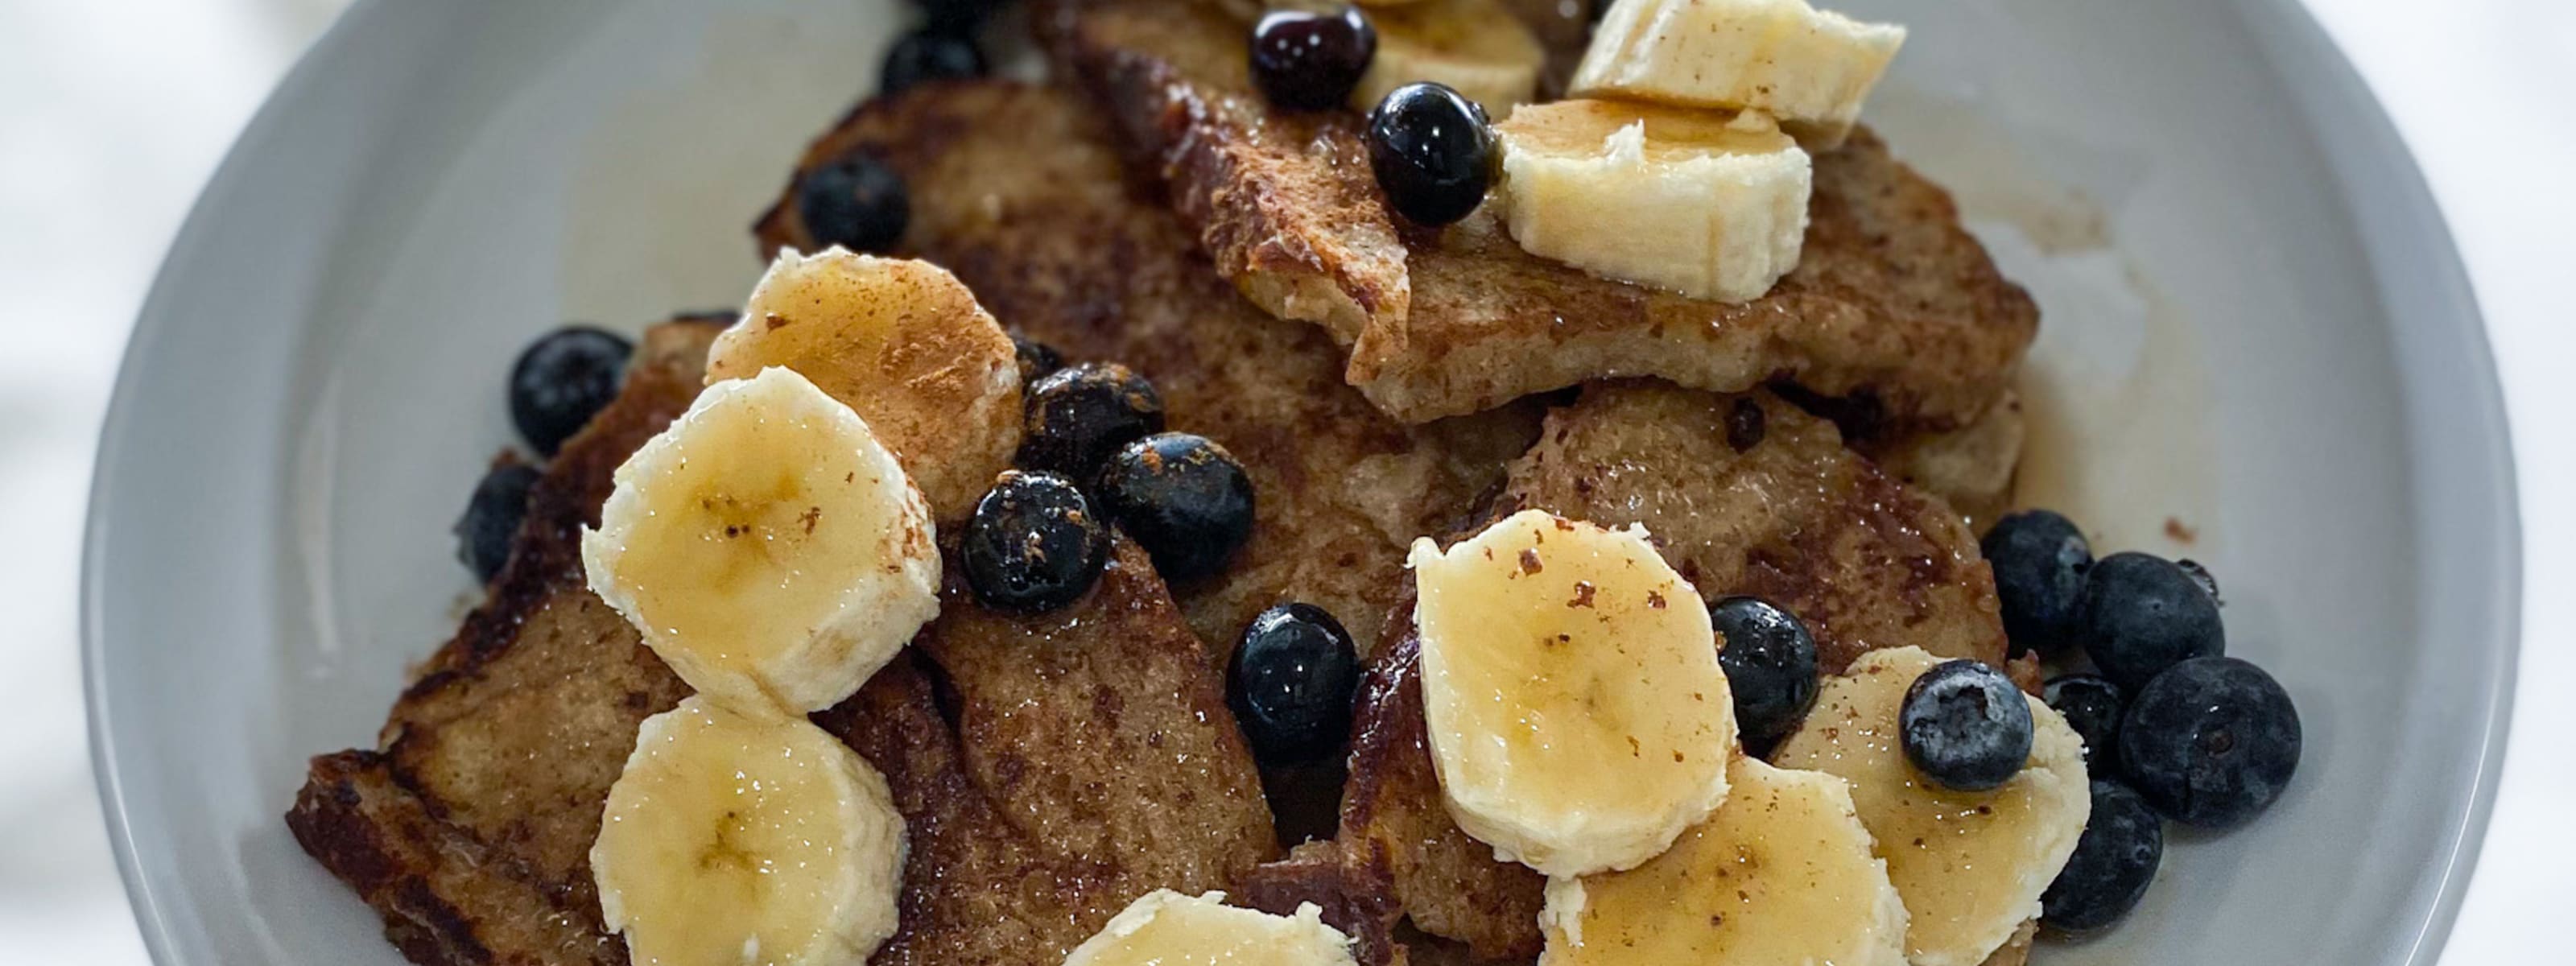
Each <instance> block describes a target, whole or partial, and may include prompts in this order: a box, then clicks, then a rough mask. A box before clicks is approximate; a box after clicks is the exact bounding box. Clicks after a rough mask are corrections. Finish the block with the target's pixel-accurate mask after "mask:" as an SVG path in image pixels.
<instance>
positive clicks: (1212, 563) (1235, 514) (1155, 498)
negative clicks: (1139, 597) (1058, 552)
mask: <svg viewBox="0 0 2576 966" xmlns="http://www.w3.org/2000/svg"><path fill="white" fill-rule="evenodd" d="M1100 503H1101V506H1102V508H1103V509H1106V510H1108V511H1109V518H1110V519H1112V520H1115V521H1117V523H1118V528H1119V529H1120V530H1123V531H1125V532H1126V534H1127V535H1128V536H1129V537H1132V538H1134V539H1135V541H1136V542H1137V543H1138V544H1139V545H1142V546H1143V547H1144V548H1145V552H1146V553H1148V554H1151V555H1153V557H1154V570H1155V572H1157V573H1160V574H1161V575H1162V576H1163V579H1164V580H1166V581H1171V582H1175V583H1177V582H1180V581H1184V580H1191V579H1195V578H1199V577H1205V576H1207V575H1209V574H1213V573H1215V572H1217V570H1218V569H1219V568H1222V567H1224V566H1225V561H1226V559H1227V558H1229V557H1232V556H1233V555H1234V552H1235V550H1236V549H1238V548H1240V547H1242V546H1243V541H1244V540H1245V538H1248V537H1250V536H1252V480H1251V478H1250V477H1247V476H1244V475H1243V464H1241V463H1238V462H1235V459H1234V454H1232V453H1228V452H1226V451H1225V447H1222V446H1218V445H1217V444H1215V443H1213V442H1210V441H1208V439H1207V438H1206V437H1203V436H1192V435H1190V434H1188V433H1156V434H1154V435H1152V436H1147V437H1145V438H1144V439H1140V440H1137V441H1135V442H1133V443H1129V444H1127V446H1126V447H1125V448H1123V449H1120V450H1119V451H1118V455H1117V456H1114V457H1111V458H1110V460H1109V465H1108V467H1106V468H1104V469H1103V470H1101V472H1100Z"/></svg>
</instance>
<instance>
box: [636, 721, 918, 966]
mask: <svg viewBox="0 0 2576 966" xmlns="http://www.w3.org/2000/svg"><path fill="white" fill-rule="evenodd" d="M903 860H904V828H903V816H902V815H901V814H899V813H897V812H896V811H895V808H894V798H893V796H892V795H891V794H890V793H889V792H888V791H887V789H886V781H885V777H884V776H882V775H879V774H877V772H876V769H874V768H870V767H868V764H867V762H865V761H862V760H860V758H859V756H858V755H857V754H856V753H855V752H852V751H851V750H850V748H849V746H848V745H844V744H842V743H841V742H840V741H839V740H838V739H835V738H833V737H832V736H831V735H830V734H827V733H825V732H824V731H823V729H821V728H817V727H815V726H814V725H812V724H811V723H808V722H807V721H805V719H803V718H795V717H775V716H748V717H747V716H744V715H740V714H736V713H734V712H731V711H727V710H725V709H724V708H723V707H721V706H719V705H716V704H714V703H711V702H708V701H706V700H704V699H701V698H695V697H692V698H689V699H688V700H685V701H682V702H680V706H679V707H677V708H673V709H671V710H669V711H665V712H663V713H661V714H657V715H654V716H652V717H650V718H646V719H644V724H643V727H642V728H640V729H639V730H638V731H637V733H636V736H635V752H634V753H633V754H632V755H629V756H628V757H627V759H626V770H625V771H624V772H622V773H620V774H619V775H618V776H617V783H616V784H614V785H611V786H609V789H608V810H607V812H606V813H605V814H604V816H603V817H602V819H601V822H600V828H599V838H598V840H597V841H596V842H594V843H592V845H591V849H590V869H591V875H592V877H593V878H594V879H595V880H596V881H597V883H598V885H599V911H600V918H601V921H602V922H605V923H606V924H607V925H608V928H610V929H612V930H615V931H618V932H622V933H625V934H626V945H627V948H628V950H629V952H630V954H631V955H632V958H633V959H634V960H635V962H637V963H658V964H661V966H699V964H710V966H713V964H722V966H735V964H745V963H763V964H801V963H814V964H829V966H840V964H844V963H856V962H860V961H862V960H864V959H866V958H867V957H868V955H869V954H870V953H873V952H875V951H876V948H877V946H878V945H880V944H882V943H884V942H885V940H886V937H888V936H892V935H894V930H895V924H896V912H895V902H896V893H897V890H898V889H899V888H900V886H901V883H902V874H903Z"/></svg>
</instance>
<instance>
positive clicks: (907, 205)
mask: <svg viewBox="0 0 2576 966" xmlns="http://www.w3.org/2000/svg"><path fill="white" fill-rule="evenodd" d="M796 211H797V214H798V215H800V216H801V217H803V218H804V219H805V233H806V234H808V235H812V236H814V242H815V245H816V247H822V246H826V245H839V246H841V247H843V248H847V249H849V250H851V251H854V252H881V251H885V250H887V249H889V248H893V247H894V245H895V243H896V242H899V241H902V240H903V230H904V227H905V226H906V225H909V224H911V222H912V198H911V195H910V194H908V193H907V192H906V191H905V190H904V187H903V178H902V177H901V176H899V175H896V174H895V173H894V169H892V168H888V167H886V166H885V164H884V163H882V162H879V161H878V160H877V159H875V158H871V157H866V156H864V155H854V156H851V157H847V158H842V159H841V160H839V161H835V162H832V163H831V164H827V165H824V166H822V167H820V168H816V169H814V170H812V171H810V172H807V173H806V175H805V179H804V180H803V181H800V182H798V183H797V185H796Z"/></svg>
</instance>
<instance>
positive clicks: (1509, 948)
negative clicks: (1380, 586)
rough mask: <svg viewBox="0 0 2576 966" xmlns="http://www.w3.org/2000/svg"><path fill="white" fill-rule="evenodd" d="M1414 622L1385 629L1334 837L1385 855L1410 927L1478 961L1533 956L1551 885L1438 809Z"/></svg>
mask: <svg viewBox="0 0 2576 966" xmlns="http://www.w3.org/2000/svg"><path fill="white" fill-rule="evenodd" d="M1406 613H1407V614H1408V615H1409V613H1410V608H1407V609H1406ZM1411 624H1412V622H1411V621H1410V620H1409V619H1407V620H1404V621H1403V623H1402V624H1401V625H1398V624H1395V623H1393V622H1392V621H1391V622H1390V624H1389V627H1390V631H1389V636H1390V637H1391V638H1392V640H1391V641H1390V643H1389V644H1388V645H1387V646H1384V647H1382V648H1380V653H1379V654H1378V657H1377V659H1376V661H1374V662H1373V663H1372V664H1371V665H1370V668H1369V673H1368V678H1367V680H1366V681H1365V682H1363V683H1362V685H1361V688H1360V697H1359V704H1358V711H1357V713H1356V714H1355V715H1354V716H1353V718H1352V726H1351V755H1350V762H1351V780H1350V784H1348V785H1346V786H1344V788H1343V792H1342V834H1341V836H1340V840H1341V842H1342V845H1343V847H1344V848H1345V849H1349V850H1353V851H1360V850H1369V851H1374V852H1378V853H1383V854H1384V855H1386V856H1388V864H1389V866H1390V868H1391V870H1392V872H1393V875H1392V878H1391V886H1392V888H1393V889H1394V893H1395V897H1396V899H1397V900H1398V903H1399V905H1400V906H1401V908H1402V910H1403V912H1404V914H1405V915H1406V916H1407V917H1408V918H1410V919H1411V920H1412V923H1413V925H1414V926H1415V927H1416V928H1418V929H1420V930H1422V931H1423V932H1425V933H1429V934H1431V935H1434V936H1439V937H1442V938H1446V939H1453V940H1457V941H1460V942H1463V943H1466V944H1467V947H1468V950H1469V952H1470V953H1472V954H1473V955H1474V956H1475V958H1477V959H1480V960H1492V959H1527V958H1529V957H1532V956H1536V955H1538V952H1539V945H1540V939H1541V937H1540V935H1539V930H1538V913H1539V908H1540V906H1541V905H1543V904H1544V899H1545V897H1544V895H1543V894H1542V890H1543V889H1544V888H1545V887H1546V885H1547V880H1546V879H1544V878H1542V877H1541V876H1540V875H1539V874H1538V873H1536V872H1533V871H1531V870H1530V869H1529V868H1527V867H1525V866H1522V865H1518V864H1515V863H1509V862H1501V861H1497V860H1495V858H1494V848H1493V846H1490V845H1486V844H1485V843H1482V842H1479V841H1476V840H1475V839H1473V838H1469V837H1468V836H1467V833H1466V832H1464V831H1461V830H1460V829H1459V828H1458V824H1457V822H1455V821H1454V820H1452V819H1451V818H1450V817H1449V811H1448V808H1447V806H1445V805H1443V804H1442V803H1441V798H1440V783H1439V775H1438V774H1437V772H1436V771H1435V770H1434V765H1433V764H1432V760H1431V744H1430V740H1429V737H1428V735H1427V732H1426V726H1425V725H1424V724H1423V717H1422V677H1421V673H1420V659H1421V653H1422V652H1421V645H1420V643H1419V641H1418V640H1417V639H1416V637H1415V634H1414V631H1413V628H1412V626H1411Z"/></svg>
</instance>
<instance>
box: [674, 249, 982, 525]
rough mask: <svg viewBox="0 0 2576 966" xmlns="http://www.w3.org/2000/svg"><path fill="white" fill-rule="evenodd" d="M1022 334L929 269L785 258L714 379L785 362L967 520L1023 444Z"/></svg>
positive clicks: (860, 260) (950, 515)
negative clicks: (1016, 346) (1018, 343)
mask: <svg viewBox="0 0 2576 966" xmlns="http://www.w3.org/2000/svg"><path fill="white" fill-rule="evenodd" d="M1016 360H1017V356H1016V355H1015V354H1014V352H1013V350H1012V347H1011V337H1010V334H1009V333H1006V332H1004V331H1002V326H1001V324H1000V323H998V322H995V321H993V317H992V316H991V315H989V314H986V313H985V311H984V308H983V306H981V305H978V304H976V302H975V295H974V293H972V292H969V291H967V289H966V286H965V285H964V284H962V283H960V282H958V281H957V277H956V276H953V275H950V274H948V271H947V270H946V269H943V268H940V267H939V266H936V265H932V264H930V263H929V262H923V261H915V260H911V259H894V258H877V257H874V256H870V255H854V254H851V253H850V252H848V251H846V250H844V249H842V248H840V247H839V246H833V247H832V248H829V249H826V250H824V251H823V252H821V253H819V254H815V255H799V254H797V253H795V252H793V251H786V250H782V251H780V252H779V253H778V259H777V260H776V261H773V262H771V263H770V265H769V273H768V274H767V275H764V276H761V279H760V284H759V285H758V286H755V287H754V288H753V289H752V290H751V300H750V302H749V303H748V304H746V305H745V306H744V307H743V310H742V318H741V319H740V320H738V321H736V322H735V323H734V324H733V327H731V328H728V329H726V330H725V331H724V334H722V335H719V336H717V337H716V342H715V345H714V346H713V347H711V348H710V349H708V351H707V382H708V383H709V384H710V385H712V384H714V383H717V382H721V381H723V380H727V379H742V378H747V377H750V376H753V375H757V374H759V372H760V371H761V370H762V369H766V368H769V367H771V366H785V367H787V368H790V369H794V370H796V371H797V372H798V373H799V374H801V375H803V376H804V377H805V378H807V379H809V380H812V381H813V383H814V385H816V386H819V387H821V388H822V390H823V391H824V392H825V393H828V394H830V395H831V397H832V398H834V399H838V400H840V401H841V402H842V403H843V404H844V405H847V406H849V407H850V408H851V409H854V410H857V411H858V414H859V415H860V416H861V417H862V418H864V419H866V420H867V421H868V426H869V427H870V428H872V429H874V430H875V431H876V434H877V439H878V441H879V442H882V443H884V444H885V447H886V448H887V449H890V450H893V451H894V453H895V456H896V458H897V459H900V460H902V461H903V468H904V470H905V472H907V473H909V474H911V476H912V482H913V485H915V486H919V487H920V488H921V493H922V496H923V497H924V498H925V499H928V500H929V501H930V508H931V510H932V512H933V513H935V514H936V515H937V516H938V518H939V519H941V520H962V519H965V517H966V515H967V514H969V513H971V512H973V510H974V508H975V501H976V500H978V499H981V498H982V497H983V495H984V491H985V490H988V489H991V488H992V486H993V476H994V474H996V473H1000V472H1001V471H1002V470H1004V469H1005V468H1008V467H1009V466H1010V465H1011V454H1012V453H1013V452H1016V451H1017V450H1018V449H1019V447H1020V370H1019V364H1018V362H1017V361H1016Z"/></svg>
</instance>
